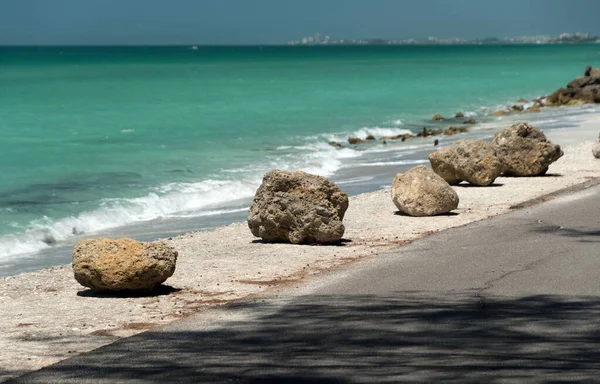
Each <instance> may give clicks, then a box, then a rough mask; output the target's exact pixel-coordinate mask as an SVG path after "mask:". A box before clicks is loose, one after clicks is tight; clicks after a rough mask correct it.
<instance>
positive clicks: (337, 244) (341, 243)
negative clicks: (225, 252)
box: [250, 238, 352, 247]
mask: <svg viewBox="0 0 600 384" xmlns="http://www.w3.org/2000/svg"><path fill="white" fill-rule="evenodd" d="M351 242H352V240H351V239H344V238H342V239H340V241H337V242H335V243H302V244H292V243H290V242H286V241H264V240H263V239H255V240H252V241H251V242H250V243H251V244H265V245H269V244H287V245H297V246H305V247H306V246H312V247H344V246H346V244H348V243H351Z"/></svg>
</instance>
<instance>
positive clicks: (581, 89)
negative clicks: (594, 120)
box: [545, 66, 600, 106]
mask: <svg viewBox="0 0 600 384" xmlns="http://www.w3.org/2000/svg"><path fill="white" fill-rule="evenodd" d="M593 103H600V68H592V67H589V66H588V67H587V68H586V69H585V72H584V75H583V76H581V77H578V78H576V79H574V80H571V81H570V82H569V83H568V84H567V87H566V88H560V89H558V90H556V91H555V92H554V93H553V94H551V95H550V96H548V97H547V98H546V103H545V105H549V106H559V105H583V104H593Z"/></svg>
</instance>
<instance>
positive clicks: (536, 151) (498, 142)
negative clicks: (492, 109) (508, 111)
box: [492, 123, 563, 176]
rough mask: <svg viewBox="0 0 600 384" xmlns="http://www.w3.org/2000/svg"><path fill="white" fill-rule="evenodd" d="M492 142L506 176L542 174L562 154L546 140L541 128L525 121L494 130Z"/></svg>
mask: <svg viewBox="0 0 600 384" xmlns="http://www.w3.org/2000/svg"><path fill="white" fill-rule="evenodd" d="M492 143H493V144H494V146H495V147H496V152H497V153H498V156H499V157H500V161H501V162H502V173H503V174H504V175H506V176H538V175H543V174H545V173H546V172H547V171H548V167H549V166H550V164H552V163H553V162H555V161H556V160H558V159H559V158H560V157H561V156H562V155H563V151H562V150H561V149H560V145H555V144H552V143H550V142H549V141H548V140H547V139H546V135H544V133H543V132H542V131H540V130H539V129H537V128H535V127H534V126H532V125H530V124H527V123H517V124H514V125H511V126H510V127H508V128H505V129H503V130H501V131H500V132H497V133H496V134H495V135H494V139H493V140H492Z"/></svg>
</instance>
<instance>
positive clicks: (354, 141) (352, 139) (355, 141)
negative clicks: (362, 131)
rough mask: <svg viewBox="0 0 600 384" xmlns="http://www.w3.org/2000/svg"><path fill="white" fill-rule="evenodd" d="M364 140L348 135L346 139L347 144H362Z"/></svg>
mask: <svg viewBox="0 0 600 384" xmlns="http://www.w3.org/2000/svg"><path fill="white" fill-rule="evenodd" d="M364 142H365V141H364V140H363V139H359V138H358V137H350V138H349V139H348V143H349V144H363V143H364Z"/></svg>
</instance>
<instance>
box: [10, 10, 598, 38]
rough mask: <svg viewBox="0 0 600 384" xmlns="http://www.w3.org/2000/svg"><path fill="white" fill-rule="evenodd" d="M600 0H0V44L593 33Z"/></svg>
mask: <svg viewBox="0 0 600 384" xmlns="http://www.w3.org/2000/svg"><path fill="white" fill-rule="evenodd" d="M599 15H600V0H502V1H497V0H420V1H414V0H303V1H296V0H0V44H1V45H6V44H11V45H15V44H16V45H20V44H25V45H28V44H35V45H45V44H52V45H61V44H64V45H66V44H78V45H86V44H277V43H283V42H285V41H287V40H292V39H297V38H299V37H301V36H306V35H310V34H313V33H315V32H322V33H325V34H328V35H331V36H332V37H334V38H377V37H381V38H409V37H415V38H424V37H427V36H438V37H460V38H478V37H488V36H497V37H504V36H517V35H538V34H552V35H557V34H559V33H561V32H577V31H580V32H590V33H592V34H594V35H600V22H598V17H599Z"/></svg>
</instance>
